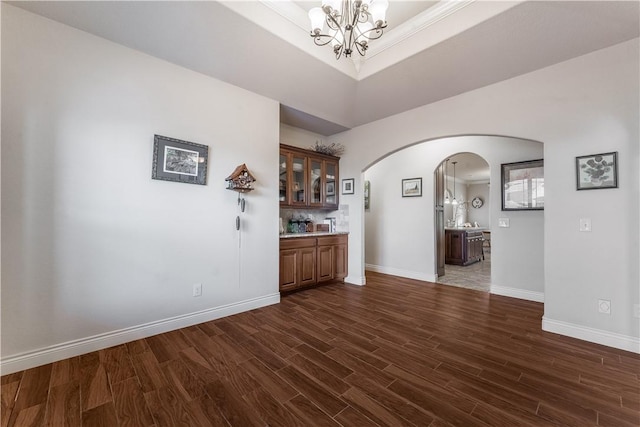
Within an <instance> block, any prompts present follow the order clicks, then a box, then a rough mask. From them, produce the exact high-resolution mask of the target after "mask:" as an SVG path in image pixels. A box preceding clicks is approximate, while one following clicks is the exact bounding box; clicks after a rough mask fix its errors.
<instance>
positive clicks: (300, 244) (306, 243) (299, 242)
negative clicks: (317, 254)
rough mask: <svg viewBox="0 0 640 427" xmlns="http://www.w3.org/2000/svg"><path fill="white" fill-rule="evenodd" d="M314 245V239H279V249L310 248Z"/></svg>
mask: <svg viewBox="0 0 640 427" xmlns="http://www.w3.org/2000/svg"><path fill="white" fill-rule="evenodd" d="M315 245H316V238H315V237H292V238H289V239H280V249H298V248H310V247H314V246H315Z"/></svg>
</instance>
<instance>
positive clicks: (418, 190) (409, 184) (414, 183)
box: [402, 178, 422, 197]
mask: <svg viewBox="0 0 640 427" xmlns="http://www.w3.org/2000/svg"><path fill="white" fill-rule="evenodd" d="M402 197H422V178H407V179H403V180H402Z"/></svg>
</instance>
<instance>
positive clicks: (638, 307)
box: [633, 304, 640, 319]
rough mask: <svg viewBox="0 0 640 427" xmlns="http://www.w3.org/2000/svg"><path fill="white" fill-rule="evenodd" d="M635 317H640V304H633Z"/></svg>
mask: <svg viewBox="0 0 640 427" xmlns="http://www.w3.org/2000/svg"><path fill="white" fill-rule="evenodd" d="M633 317H637V318H638V319H640V304H633Z"/></svg>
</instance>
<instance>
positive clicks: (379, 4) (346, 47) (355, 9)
mask: <svg viewBox="0 0 640 427" xmlns="http://www.w3.org/2000/svg"><path fill="white" fill-rule="evenodd" d="M388 7H389V2H388V0H322V7H314V8H313V9H311V10H310V11H309V19H310V20H311V37H313V41H314V42H315V44H316V45H318V46H325V45H327V44H329V43H330V44H331V46H333V53H335V55H336V59H340V56H341V55H343V54H344V56H345V57H350V56H351V53H352V52H353V51H354V50H357V51H358V53H359V54H360V55H361V56H364V54H365V53H366V51H367V48H368V47H369V40H375V39H378V38H380V36H382V32H383V29H384V28H386V27H387V21H386V19H385V15H386V13H387V8H388ZM323 31H326V32H323Z"/></svg>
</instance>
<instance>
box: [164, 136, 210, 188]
mask: <svg viewBox="0 0 640 427" xmlns="http://www.w3.org/2000/svg"><path fill="white" fill-rule="evenodd" d="M208 158H209V147H208V146H206V145H202V144H196V143H195V142H189V141H182V140H180V139H175V138H169V137H167V136H162V135H155V136H154V138H153V163H152V166H151V178H152V179H160V180H163V181H175V182H185V183H188V184H199V185H206V184H207V162H208Z"/></svg>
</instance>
